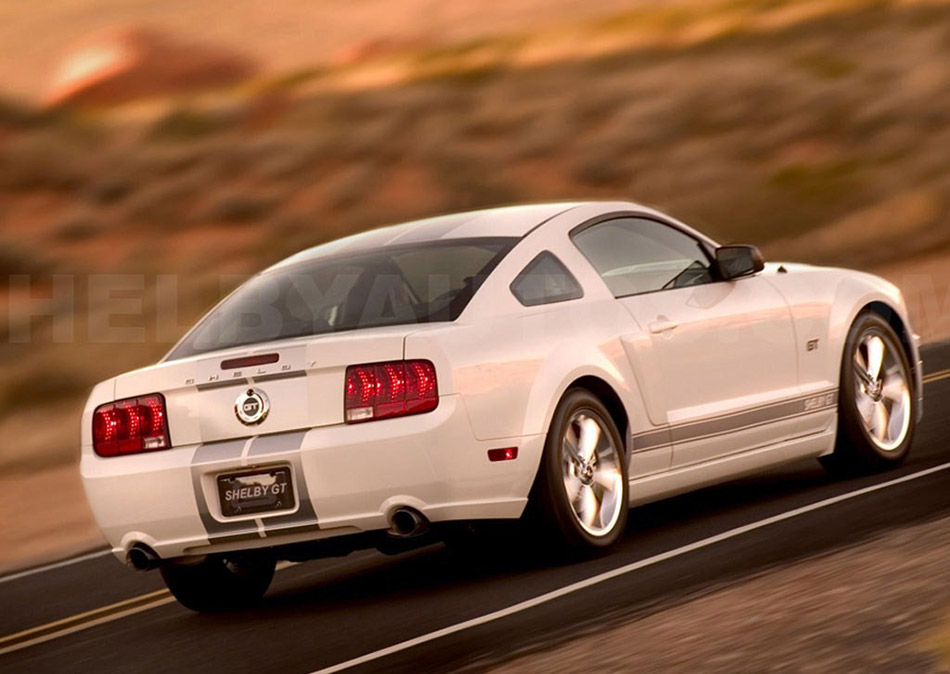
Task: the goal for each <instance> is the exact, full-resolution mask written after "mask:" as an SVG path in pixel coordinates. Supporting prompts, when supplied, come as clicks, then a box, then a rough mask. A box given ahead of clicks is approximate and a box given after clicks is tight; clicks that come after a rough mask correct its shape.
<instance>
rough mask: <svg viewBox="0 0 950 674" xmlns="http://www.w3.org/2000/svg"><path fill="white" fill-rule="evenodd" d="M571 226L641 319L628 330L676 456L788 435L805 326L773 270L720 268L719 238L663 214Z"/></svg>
mask: <svg viewBox="0 0 950 674" xmlns="http://www.w3.org/2000/svg"><path fill="white" fill-rule="evenodd" d="M572 238H573V240H574V243H575V244H576V245H577V247H578V248H579V249H580V250H581V252H582V253H583V254H584V255H585V257H587V259H588V261H590V262H591V264H592V265H593V266H594V268H595V269H596V270H597V271H598V273H599V274H600V276H601V278H602V279H603V280H604V282H605V283H606V284H607V286H608V287H609V288H610V290H611V292H613V294H614V296H615V297H616V298H617V300H618V301H619V302H620V303H622V304H623V306H624V307H626V308H627V309H628V310H629V311H630V313H631V314H632V315H633V317H634V319H635V320H636V322H637V324H638V325H639V326H640V332H639V333H637V334H630V335H624V336H622V342H623V344H624V349H625V351H626V353H627V356H628V358H629V359H630V361H631V365H632V366H633V368H634V371H635V372H636V374H637V378H638V384H639V385H640V388H641V393H642V395H643V398H644V400H645V401H646V404H647V409H648V414H649V415H650V417H651V421H652V422H653V423H654V424H657V425H660V424H668V425H669V428H670V435H671V437H672V441H673V467H678V466H686V465H690V464H695V463H699V462H703V461H709V460H713V459H717V458H719V457H723V456H727V455H730V454H734V453H736V452H741V451H746V450H752V449H755V448H758V447H763V446H766V445H770V444H774V443H775V442H778V441H780V440H783V439H785V438H787V437H789V435H790V434H791V433H792V432H793V431H792V430H791V425H790V424H788V423H783V422H785V421H787V420H788V417H789V416H790V415H791V414H792V413H793V412H794V411H796V410H797V409H798V408H797V407H796V405H797V404H798V403H797V402H796V396H797V395H798V393H799V391H798V372H797V356H796V346H795V332H794V327H793V325H792V319H791V314H790V311H789V309H788V306H787V304H786V302H785V300H784V299H783V297H782V296H781V295H780V294H779V293H778V292H777V291H776V290H775V289H774V288H773V287H772V286H771V285H770V284H769V283H768V281H767V280H766V279H765V278H763V277H761V276H758V275H751V276H746V277H742V278H739V279H735V280H732V281H721V280H719V279H718V278H717V276H716V272H715V270H714V266H713V263H712V259H711V246H710V244H708V243H706V242H702V241H700V240H699V239H698V238H696V237H695V236H694V235H693V234H692V233H691V232H689V231H687V230H685V229H683V228H680V227H678V226H676V225H674V224H672V223H668V222H664V221H660V220H657V219H654V218H652V217H651V218H647V217H632V216H631V217H622V218H615V219H611V220H607V221H604V222H599V223H596V224H593V225H591V226H587V227H583V226H582V227H581V228H579V229H578V230H576V231H575V232H574V233H573V234H572ZM798 402H800V401H798ZM654 435H655V434H654ZM634 441H635V445H636V446H637V448H638V449H648V445H649V443H650V442H653V441H654V440H653V439H652V438H651V436H647V437H644V438H639V439H637V438H635V440H634ZM655 441H656V442H663V441H664V438H661V437H659V436H657V437H656V439H655Z"/></svg>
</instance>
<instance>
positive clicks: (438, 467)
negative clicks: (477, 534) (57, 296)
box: [81, 395, 544, 560]
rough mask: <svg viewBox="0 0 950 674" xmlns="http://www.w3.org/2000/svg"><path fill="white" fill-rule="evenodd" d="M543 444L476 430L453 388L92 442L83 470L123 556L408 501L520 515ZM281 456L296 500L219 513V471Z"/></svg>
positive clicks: (318, 533) (434, 509)
mask: <svg viewBox="0 0 950 674" xmlns="http://www.w3.org/2000/svg"><path fill="white" fill-rule="evenodd" d="M543 444H544V436H543V435H535V436H527V437H519V438H506V439H502V440H491V441H479V440H476V439H475V437H474V434H473V433H472V431H471V426H470V424H469V421H468V416H467V414H466V412H465V408H464V405H463V403H462V400H461V399H460V398H459V397H458V396H455V395H449V396H443V397H442V398H441V399H440V401H439V407H438V408H436V409H435V410H434V411H433V412H430V413H427V414H421V415H417V416H413V417H405V418H399V419H390V420H384V421H376V422H369V423H365V424H357V425H343V424H340V425H334V426H324V427H319V428H313V429H310V430H305V431H296V432H291V433H281V434H274V435H261V436H253V437H248V438H243V439H237V440H228V441H223V442H215V443H207V444H202V445H189V446H185V447H176V448H174V449H171V450H167V451H162V452H154V453H150V454H142V455H137V456H128V457H114V458H108V459H103V458H101V457H98V456H96V455H95V454H94V453H93V452H92V451H91V449H90V448H84V449H83V459H82V463H81V471H82V477H83V483H84V485H85V488H86V494H87V497H88V499H89V503H90V505H91V507H92V510H93V513H94V515H95V517H96V520H97V522H98V524H99V527H100V528H101V529H102V531H103V533H104V534H105V536H106V538H107V540H108V541H109V543H110V544H111V545H112V547H113V552H114V553H115V554H116V556H117V557H119V558H120V559H123V560H124V559H125V556H126V554H127V552H128V550H129V549H130V548H131V547H132V546H133V545H135V544H136V543H144V544H146V545H148V546H149V547H151V548H152V549H153V550H155V552H156V553H158V555H159V556H160V557H162V558H169V557H178V556H182V555H192V554H205V553H209V552H224V551H228V550H241V549H252V548H262V547H271V546H276V545H284V544H289V543H297V542H303V541H311V540H318V539H321V538H328V537H336V536H343V535H349V534H356V533H361V532H367V531H375V530H380V529H385V528H388V526H389V517H390V515H391V514H392V512H393V511H395V510H396V509H397V508H399V507H401V506H410V507H413V508H415V509H416V510H418V511H420V512H421V513H423V514H424V515H425V516H426V517H427V518H428V519H429V520H430V521H432V522H442V521H449V520H470V519H508V518H517V517H519V516H520V515H521V513H522V511H523V509H524V506H525V503H526V502H527V495H528V491H529V490H530V488H531V483H532V481H533V479H534V473H535V469H536V467H537V465H538V462H539V460H540V456H541V451H542V449H543ZM507 446H518V447H519V455H518V458H517V459H516V460H514V461H508V462H499V463H492V462H490V461H489V460H488V456H487V452H488V450H489V449H493V448H497V447H507ZM274 465H287V466H290V467H291V469H292V471H293V481H294V486H295V493H296V495H297V504H296V507H295V509H294V510H292V511H289V512H282V513H265V514H259V515H257V516H254V515H250V516H245V517H234V518H227V517H224V516H223V515H222V514H221V509H220V505H219V501H218V495H217V486H216V478H217V476H218V475H219V474H221V473H225V472H233V471H235V470H240V469H244V468H249V467H256V466H274Z"/></svg>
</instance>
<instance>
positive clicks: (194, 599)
mask: <svg viewBox="0 0 950 674" xmlns="http://www.w3.org/2000/svg"><path fill="white" fill-rule="evenodd" d="M239 564H240V566H239V571H238V572H237V573H235V572H234V571H232V570H231V568H229V566H228V560H227V559H226V558H224V557H222V556H217V555H215V556H208V557H207V558H205V559H204V560H202V561H200V562H195V563H182V562H175V561H170V562H167V563H165V564H163V565H162V569H161V573H162V579H163V580H164V581H165V585H166V586H167V587H168V590H169V591H170V592H171V593H172V595H173V596H174V597H175V599H177V600H178V602H179V603H180V604H181V605H182V606H184V607H185V608H188V609H190V610H192V611H198V612H216V611H233V610H239V609H242V608H246V607H248V606H251V605H253V604H254V603H256V602H258V601H260V599H261V598H262V597H263V596H264V594H265V593H266V592H267V588H268V587H270V584H271V581H272V580H273V578H274V571H275V569H276V566H277V564H276V561H275V560H273V559H270V558H264V557H247V558H244V559H241V560H240V562H239Z"/></svg>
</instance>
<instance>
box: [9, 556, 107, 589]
mask: <svg viewBox="0 0 950 674" xmlns="http://www.w3.org/2000/svg"><path fill="white" fill-rule="evenodd" d="M111 554H112V550H96V551H95V552H89V553H87V554H85V555H80V556H79V557H70V558H69V559H64V560H61V561H59V562H53V563H52V564H44V565H43V566H36V567H34V568H32V569H26V570H25V571H18V572H16V573H11V574H10V575H9V576H2V577H0V584H3V583H9V582H10V581H13V580H19V579H20V578H26V577H27V576H33V575H35V574H37V573H43V572H44V571H52V570H53V569H61V568H63V567H64V566H70V565H72V564H78V563H80V562H87V561H89V560H90V559H98V558H99V557H105V556H107V555H111Z"/></svg>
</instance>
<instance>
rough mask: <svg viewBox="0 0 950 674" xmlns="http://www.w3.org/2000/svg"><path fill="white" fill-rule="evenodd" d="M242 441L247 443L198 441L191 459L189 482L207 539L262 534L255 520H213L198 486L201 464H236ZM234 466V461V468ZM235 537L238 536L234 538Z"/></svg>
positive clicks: (243, 439)
mask: <svg viewBox="0 0 950 674" xmlns="http://www.w3.org/2000/svg"><path fill="white" fill-rule="evenodd" d="M245 444H247V438H241V439H239V440H224V441H222V442H209V443H207V444H204V445H199V446H198V449H196V450H195V455H194V456H193V457H192V459H191V482H192V485H193V487H194V490H195V503H196V504H197V505H198V515H199V516H200V517H201V523H202V524H203V525H204V528H205V531H206V532H207V533H208V540H209V541H213V542H225V539H227V540H228V541H232V540H243V539H251V538H253V539H259V538H260V537H261V536H260V533H259V532H258V530H257V523H256V522H254V520H243V521H239V522H219V521H218V520H216V519H215V518H214V517H213V516H212V515H211V512H210V511H209V510H208V502H207V501H206V500H205V495H204V490H203V489H202V488H201V476H202V475H203V474H204V473H205V471H204V470H202V468H201V466H202V465H203V464H209V463H219V462H221V461H228V460H231V461H234V462H235V464H236V462H238V461H240V460H241V454H243V453H244V445H245ZM237 467H238V466H237V465H235V468H237ZM235 537H237V538H236V539H235Z"/></svg>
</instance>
